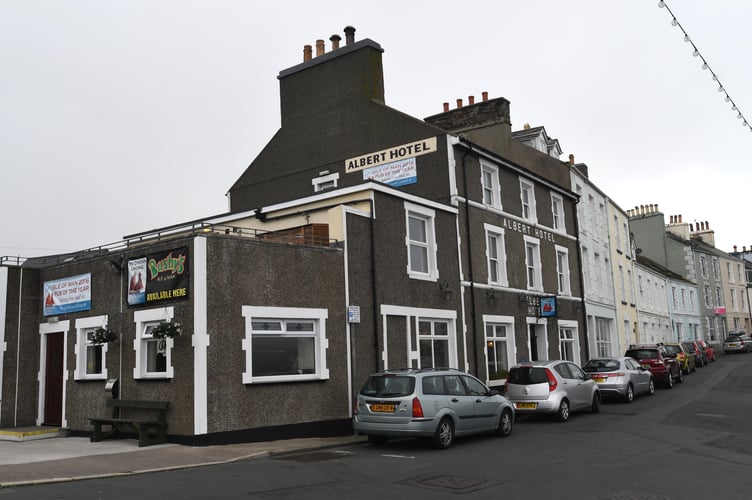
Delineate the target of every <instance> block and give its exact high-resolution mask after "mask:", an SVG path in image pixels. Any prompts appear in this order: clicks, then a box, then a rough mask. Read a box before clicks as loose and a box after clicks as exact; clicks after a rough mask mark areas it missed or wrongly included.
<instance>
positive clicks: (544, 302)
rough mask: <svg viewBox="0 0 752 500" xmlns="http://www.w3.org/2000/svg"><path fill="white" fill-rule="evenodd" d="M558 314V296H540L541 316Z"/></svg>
mask: <svg viewBox="0 0 752 500" xmlns="http://www.w3.org/2000/svg"><path fill="white" fill-rule="evenodd" d="M556 315H557V314H556V297H541V298H540V316H541V318H551V317H555V316H556Z"/></svg>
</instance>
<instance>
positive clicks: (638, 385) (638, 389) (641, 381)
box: [624, 358, 651, 394]
mask: <svg viewBox="0 0 752 500" xmlns="http://www.w3.org/2000/svg"><path fill="white" fill-rule="evenodd" d="M624 365H625V366H626V368H627V371H628V373H629V380H630V381H631V382H632V387H634V391H635V394H640V393H643V392H646V391H647V390H648V383H649V382H650V377H651V374H650V372H649V371H648V370H645V369H643V368H642V367H641V366H640V364H639V363H637V362H636V361H635V360H633V359H631V358H627V359H625V360H624Z"/></svg>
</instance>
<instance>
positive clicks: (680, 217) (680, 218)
mask: <svg viewBox="0 0 752 500" xmlns="http://www.w3.org/2000/svg"><path fill="white" fill-rule="evenodd" d="M681 221H682V216H681V214H679V224H681Z"/></svg>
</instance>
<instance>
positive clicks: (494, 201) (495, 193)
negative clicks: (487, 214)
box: [480, 159, 501, 210]
mask: <svg viewBox="0 0 752 500" xmlns="http://www.w3.org/2000/svg"><path fill="white" fill-rule="evenodd" d="M480 166H481V174H480V184H481V187H482V196H481V197H482V200H481V201H482V202H483V204H484V205H486V206H489V207H492V208H496V209H499V210H501V184H500V183H499V167H497V166H496V165H493V164H491V163H488V162H487V161H485V160H483V159H481V161H480ZM486 176H488V177H489V182H486Z"/></svg>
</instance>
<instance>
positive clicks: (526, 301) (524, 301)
mask: <svg viewBox="0 0 752 500" xmlns="http://www.w3.org/2000/svg"><path fill="white" fill-rule="evenodd" d="M519 301H520V305H521V306H524V307H527V306H528V305H529V304H530V298H529V297H528V296H527V295H520V297H519Z"/></svg>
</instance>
